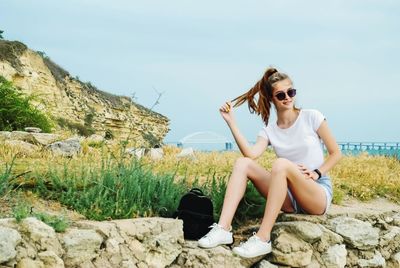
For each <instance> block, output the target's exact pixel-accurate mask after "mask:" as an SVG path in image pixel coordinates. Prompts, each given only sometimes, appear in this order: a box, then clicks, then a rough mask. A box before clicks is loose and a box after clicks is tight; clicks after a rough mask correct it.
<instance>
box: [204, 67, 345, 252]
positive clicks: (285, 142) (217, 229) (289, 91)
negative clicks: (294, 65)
mask: <svg viewBox="0 0 400 268" xmlns="http://www.w3.org/2000/svg"><path fill="white" fill-rule="evenodd" d="M296 92H297V91H296V89H294V88H293V84H292V81H291V80H290V78H289V77H288V76H287V75H286V74H284V73H281V72H278V71H277V70H276V69H275V68H269V69H267V71H266V72H265V74H264V76H263V77H262V79H261V80H260V81H258V82H257V83H256V85H255V86H254V87H253V88H252V89H250V91H248V92H247V93H245V94H243V95H241V96H239V97H237V98H236V99H234V100H233V101H234V102H235V104H234V107H236V106H239V105H241V104H243V103H244V102H246V101H247V102H248V105H249V110H250V112H251V113H254V112H255V113H257V114H258V115H261V117H262V119H263V121H264V123H265V127H264V128H263V129H262V130H261V131H260V132H259V134H258V137H257V142H256V143H255V145H253V146H250V145H249V143H248V142H247V140H246V139H245V137H244V136H243V135H242V134H241V133H240V131H239V128H238V126H237V124H236V121H235V118H234V114H233V109H231V107H232V105H231V103H230V102H227V103H225V104H224V105H223V106H222V107H221V108H220V113H221V115H222V117H223V118H224V120H225V121H226V123H227V124H228V126H229V128H230V130H231V132H232V134H233V137H234V138H235V141H236V143H237V145H238V147H239V149H240V151H241V152H242V154H243V156H244V157H241V158H239V159H238V160H237V161H236V163H235V165H234V167H233V171H232V175H231V177H230V179H229V183H228V186H227V189H226V193H225V199H224V204H223V207H222V212H221V216H220V219H219V222H218V224H217V223H214V224H213V225H212V226H211V228H212V229H211V230H210V232H209V233H208V234H206V235H205V236H204V237H202V238H201V239H200V240H199V241H198V244H199V246H200V247H203V248H212V247H216V246H218V245H223V244H231V243H232V242H233V237H232V232H231V229H232V228H231V222H232V219H233V216H234V214H235V211H236V209H237V207H238V205H239V202H240V200H241V199H242V197H243V195H244V192H245V190H246V184H247V180H250V181H251V182H252V183H253V184H254V185H255V187H256V188H257V189H258V191H259V192H260V193H261V194H262V195H263V196H264V197H265V198H266V199H267V202H266V207H265V212H264V217H263V219H262V222H261V226H260V229H259V230H258V232H257V233H255V234H254V235H253V236H252V237H250V238H249V239H248V240H247V241H246V242H245V243H241V244H240V245H239V246H238V247H235V248H234V249H233V252H234V253H236V254H238V255H240V256H242V257H244V258H252V257H257V256H260V255H264V254H268V253H270V252H271V250H272V249H271V241H270V234H271V230H272V227H273V225H274V223H275V221H276V218H277V216H278V214H279V212H280V211H281V210H282V211H284V212H286V213H305V214H312V215H321V214H324V213H326V212H327V210H328V208H329V206H330V203H331V201H332V185H331V181H330V179H329V177H328V175H327V172H328V171H329V170H330V169H331V168H332V167H333V166H334V165H335V164H336V163H337V162H338V161H339V159H340V158H341V153H340V150H339V147H338V145H337V143H336V141H335V138H334V137H333V135H332V133H331V131H330V130H329V127H328V124H327V122H326V120H325V117H324V116H323V115H322V114H321V113H320V112H319V111H317V110H311V109H298V108H296V107H295V105H294V101H295V96H296ZM257 94H258V100H257V102H256V99H255V96H256V95H257ZM271 103H272V104H273V105H274V107H275V111H276V113H277V121H276V122H271V123H269V122H268V119H269V116H270V108H271ZM321 140H322V141H323V142H324V144H325V146H326V148H327V151H328V153H329V155H328V157H327V158H326V159H325V160H324V155H323V148H322V144H321ZM268 145H271V146H272V148H273V149H274V151H275V153H276V155H277V157H278V158H277V159H276V160H275V162H274V163H273V165H272V169H271V171H267V170H266V169H264V168H263V167H262V166H260V165H259V164H258V163H257V162H256V161H255V159H257V158H258V157H259V156H261V155H262V153H263V152H264V151H265V150H266V149H267V146H268Z"/></svg>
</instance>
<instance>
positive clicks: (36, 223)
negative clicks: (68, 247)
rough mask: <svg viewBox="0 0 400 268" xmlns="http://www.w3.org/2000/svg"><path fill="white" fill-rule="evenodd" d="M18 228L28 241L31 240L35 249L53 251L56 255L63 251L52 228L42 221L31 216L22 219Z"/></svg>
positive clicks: (60, 254)
mask: <svg viewBox="0 0 400 268" xmlns="http://www.w3.org/2000/svg"><path fill="white" fill-rule="evenodd" d="M19 229H20V233H21V234H24V235H26V236H27V240H28V241H30V242H31V243H32V242H33V243H32V244H34V247H36V249H37V251H47V250H48V251H53V252H54V253H55V254H56V255H58V256H62V254H63V253H64V250H63V248H62V246H61V244H60V242H59V241H58V238H57V235H56V232H55V231H54V229H53V228H52V227H50V226H48V225H47V224H45V223H43V222H42V221H40V220H38V219H36V218H33V217H29V218H26V219H23V220H22V222H21V223H20V228H19Z"/></svg>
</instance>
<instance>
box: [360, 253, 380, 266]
mask: <svg viewBox="0 0 400 268" xmlns="http://www.w3.org/2000/svg"><path fill="white" fill-rule="evenodd" d="M358 266H359V267H361V268H364V267H386V261H385V259H384V258H383V257H382V255H381V253H380V252H376V253H375V256H374V257H373V258H372V259H369V260H365V259H359V260H358Z"/></svg>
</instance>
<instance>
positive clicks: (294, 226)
mask: <svg viewBox="0 0 400 268" xmlns="http://www.w3.org/2000/svg"><path fill="white" fill-rule="evenodd" d="M274 229H275V230H274V231H276V232H283V231H288V232H290V233H292V234H294V235H296V236H297V237H298V238H300V239H301V240H304V241H306V242H308V243H314V242H315V241H317V240H320V239H321V237H322V234H323V233H322V230H321V228H320V227H319V226H318V225H317V224H314V223H311V222H306V221H296V222H281V223H276V224H275V226H274Z"/></svg>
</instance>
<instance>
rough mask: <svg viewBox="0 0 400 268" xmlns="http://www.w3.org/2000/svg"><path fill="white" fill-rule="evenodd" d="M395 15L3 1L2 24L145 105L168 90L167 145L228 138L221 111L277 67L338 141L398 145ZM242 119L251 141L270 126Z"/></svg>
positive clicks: (364, 4)
mask: <svg viewBox="0 0 400 268" xmlns="http://www.w3.org/2000/svg"><path fill="white" fill-rule="evenodd" d="M399 14H400V1H398V0H393V1H390V0H388V1H385V0H383V1H378V0H374V1H372V0H357V1H355V0H347V1H345V0H340V1H330V2H328V1H317V0H312V1H295V0H291V1H289V0H288V1H265V0H264V1H261V0H260V1H256V0H255V1H233V0H231V1H226V0H223V1H209V0H206V1H187V0H186V1H183V0H181V1H173V0H171V1H128V0H126V1H122V0H114V1H94V0H86V1H82V0H80V1H78V0H70V1H50V0H48V1H41V0H35V1H33V0H32V1H26V0H25V1H21V0H13V1H6V0H0V29H2V30H4V31H5V32H4V34H3V35H4V37H5V38H6V39H10V40H19V41H22V42H24V43H25V44H27V45H28V46H29V47H30V48H32V49H34V50H40V51H44V52H46V54H47V55H48V56H50V57H51V58H52V59H53V60H54V61H55V62H57V63H58V64H59V65H61V66H62V67H64V68H65V69H66V70H68V71H69V72H70V73H71V74H72V75H73V76H79V77H80V79H81V80H83V81H90V82H91V83H92V84H94V85H96V86H97V87H98V88H99V89H101V90H104V91H108V92H111V93H115V94H119V95H127V96H131V95H132V94H133V93H135V95H136V97H137V101H138V102H139V103H140V104H142V105H145V106H148V107H150V106H152V104H153V103H154V101H155V100H156V98H157V94H156V92H155V90H154V88H155V89H157V90H158V91H160V92H164V94H163V96H162V97H161V100H160V104H159V105H157V106H156V107H155V111H157V112H159V113H161V114H164V115H166V116H167V117H169V118H170V119H171V125H170V128H171V131H170V133H169V134H168V135H167V137H166V141H177V140H179V139H181V138H183V137H184V136H186V135H188V134H190V133H192V132H196V131H205V130H208V131H214V132H217V133H219V134H222V135H225V136H227V137H228V138H231V134H230V132H229V129H228V127H227V126H226V124H225V123H224V121H223V119H222V118H221V117H220V115H219V113H218V108H219V106H220V105H221V104H222V103H223V102H224V101H225V100H228V99H232V98H234V97H236V96H238V95H240V94H242V93H244V92H245V91H247V90H248V89H249V88H250V87H252V86H253V85H254V83H255V82H257V80H258V79H259V78H260V77H261V76H262V74H263V72H264V71H265V69H266V67H268V66H270V65H273V66H276V67H278V68H279V69H281V70H283V71H285V72H287V73H288V74H289V75H290V76H291V77H292V80H293V81H294V85H295V88H297V89H298V97H297V105H298V106H300V107H302V108H313V109H318V110H320V111H321V112H322V113H323V114H325V115H326V117H327V119H328V123H329V125H330V127H331V129H332V131H333V132H334V134H335V136H336V138H337V140H338V141H400V120H399V115H400V113H399V100H400V88H399V86H398V79H399V74H400V72H399V71H400V66H399V62H400V53H399V48H400V35H399V32H400V16H399ZM237 120H238V123H239V126H240V128H241V130H242V132H243V133H244V134H245V136H246V137H247V138H248V139H249V140H255V138H256V135H257V133H258V131H259V130H260V129H261V128H262V126H263V125H262V121H261V120H260V119H259V118H257V117H256V116H255V115H251V114H250V113H248V110H247V105H246V106H243V108H239V109H237ZM272 120H273V119H272Z"/></svg>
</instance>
